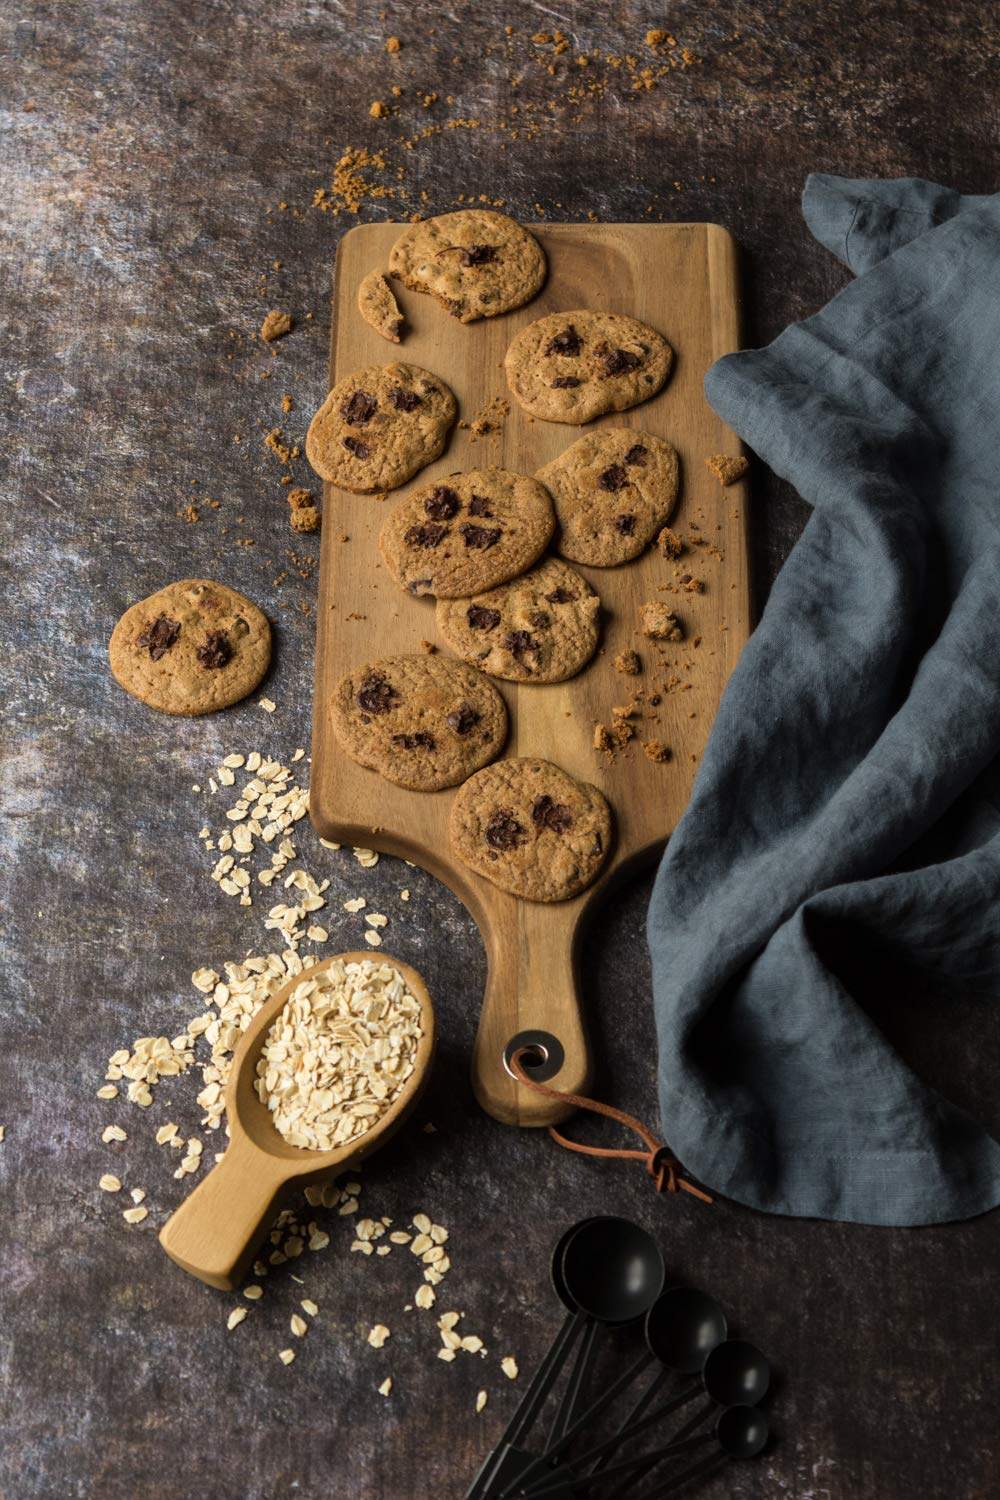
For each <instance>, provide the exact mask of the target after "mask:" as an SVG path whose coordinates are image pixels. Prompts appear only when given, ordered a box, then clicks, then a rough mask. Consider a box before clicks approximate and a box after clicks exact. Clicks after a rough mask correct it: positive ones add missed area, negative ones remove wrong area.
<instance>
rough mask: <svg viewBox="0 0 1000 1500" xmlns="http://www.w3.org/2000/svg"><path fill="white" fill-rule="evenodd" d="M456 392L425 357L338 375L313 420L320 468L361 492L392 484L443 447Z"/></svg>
mask: <svg viewBox="0 0 1000 1500" xmlns="http://www.w3.org/2000/svg"><path fill="white" fill-rule="evenodd" d="M456 410H457V409H456V405H455V397H454V396H453V395H452V393H451V391H450V390H449V389H448V387H447V386H446V385H445V383H444V381H443V380H439V379H438V378H437V376H436V375H431V374H430V373H429V371H427V370H422V369H421V368H420V366H419V365H405V364H402V363H397V364H391V365H368V366H367V368H365V369H363V370H355V372H354V374H353V375H348V376H346V377H345V378H344V379H343V380H339V381H338V382H337V384H336V385H335V386H334V388H333V390H332V391H331V392H330V394H329V396H327V398H326V400H325V401H324V402H323V405H322V406H321V407H320V409H319V411H318V412H317V413H316V415H315V416H314V417H313V419H312V422H311V423H310V424H309V431H308V433H307V434H306V457H307V458H308V460H309V462H310V463H311V464H312V466H313V468H314V469H315V470H316V473H317V474H319V475H320V477H321V478H323V479H328V480H329V481H330V482H331V483H332V484H339V485H340V486H341V488H342V489H345V490H353V491H354V492H355V493H356V494H362V495H364V494H370V493H372V492H373V491H374V490H394V489H396V488H397V486H398V485H401V484H405V483H406V481H407V480H408V479H410V478H411V477H412V476H413V475H414V474H416V472H417V470H418V469H422V468H423V467H424V465H425V464H429V463H432V462H433V461H434V459H435V458H437V457H438V455H439V454H440V453H441V452H442V451H443V449H444V445H445V442H446V441H447V438H448V433H449V432H450V430H451V427H452V424H453V423H454V421H455V416H456Z"/></svg>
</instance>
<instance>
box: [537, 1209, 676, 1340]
mask: <svg viewBox="0 0 1000 1500" xmlns="http://www.w3.org/2000/svg"><path fill="white" fill-rule="evenodd" d="M562 1276H563V1284H564V1286H565V1288H566V1291H567V1292H568V1294H569V1296H570V1297H572V1299H573V1301H574V1302H575V1303H576V1305H577V1307H578V1308H579V1309H580V1311H581V1312H583V1313H585V1314H586V1315H587V1316H588V1317H591V1318H594V1319H595V1320H596V1321H597V1322H598V1323H607V1324H611V1325H614V1324H621V1323H631V1322H634V1320H635V1319H636V1318H641V1317H642V1316H643V1315H644V1314H645V1313H646V1312H647V1310H648V1309H649V1307H650V1306H651V1305H652V1304H653V1303H654V1302H655V1301H656V1299H657V1297H658V1296H659V1295H660V1292H661V1291H662V1290H663V1282H664V1279H665V1277H666V1267H665V1265H664V1263H663V1256H662V1255H661V1253H660V1248H659V1246H658V1245H657V1243H656V1241H655V1240H654V1239H653V1236H652V1235H651V1234H649V1233H648V1232H647V1231H646V1230H645V1229H642V1228H641V1227H640V1226H639V1225H638V1224H633V1223H632V1222H631V1221H630V1220H629V1219H619V1218H606V1219H594V1220H592V1221H591V1222H590V1223H585V1224H583V1225H582V1226H581V1227H580V1228H579V1229H578V1230H577V1232H576V1233H575V1234H574V1235H572V1236H571V1238H570V1240H569V1242H568V1243H567V1245H566V1249H565V1250H564V1252H563V1257H562Z"/></svg>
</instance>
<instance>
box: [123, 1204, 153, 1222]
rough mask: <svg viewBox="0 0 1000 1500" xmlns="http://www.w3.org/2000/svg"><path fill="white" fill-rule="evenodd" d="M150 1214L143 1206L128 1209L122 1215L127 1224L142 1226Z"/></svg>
mask: <svg viewBox="0 0 1000 1500" xmlns="http://www.w3.org/2000/svg"><path fill="white" fill-rule="evenodd" d="M148 1213H149V1209H148V1208H145V1207H142V1206H140V1207H139V1208H126V1209H125V1210H124V1211H123V1213H122V1218H123V1219H124V1220H125V1223H126V1224H141V1223H142V1221H143V1219H144V1218H145V1217H146V1215H147V1214H148Z"/></svg>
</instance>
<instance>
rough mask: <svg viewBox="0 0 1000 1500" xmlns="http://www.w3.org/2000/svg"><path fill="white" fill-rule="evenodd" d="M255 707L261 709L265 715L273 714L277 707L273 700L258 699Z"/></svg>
mask: <svg viewBox="0 0 1000 1500" xmlns="http://www.w3.org/2000/svg"><path fill="white" fill-rule="evenodd" d="M257 706H258V708H262V709H263V710H264V712H265V713H266V714H273V713H274V710H275V709H276V708H277V706H278V705H277V704H276V703H275V701H274V699H273V698H258V699H257Z"/></svg>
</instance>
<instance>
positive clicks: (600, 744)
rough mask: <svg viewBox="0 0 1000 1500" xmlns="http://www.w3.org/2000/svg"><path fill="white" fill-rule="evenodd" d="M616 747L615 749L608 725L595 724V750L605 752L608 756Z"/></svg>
mask: <svg viewBox="0 0 1000 1500" xmlns="http://www.w3.org/2000/svg"><path fill="white" fill-rule="evenodd" d="M614 747H615V745H614V740H613V739H612V738H611V734H610V732H609V730H608V726H607V725H606V724H595V725H594V749H595V750H603V751H604V752H605V753H606V754H609V755H610V753H611V751H612V750H613V749H614Z"/></svg>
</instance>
